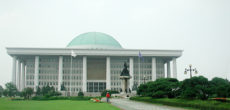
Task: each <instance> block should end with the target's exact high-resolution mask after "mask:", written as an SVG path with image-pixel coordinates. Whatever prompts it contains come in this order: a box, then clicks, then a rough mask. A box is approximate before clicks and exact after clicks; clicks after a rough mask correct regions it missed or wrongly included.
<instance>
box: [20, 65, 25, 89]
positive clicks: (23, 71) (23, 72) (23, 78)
mask: <svg viewBox="0 0 230 110" xmlns="http://www.w3.org/2000/svg"><path fill="white" fill-rule="evenodd" d="M20 87H21V90H23V89H24V88H25V62H22V78H21V86H20Z"/></svg>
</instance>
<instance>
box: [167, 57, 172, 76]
mask: <svg viewBox="0 0 230 110" xmlns="http://www.w3.org/2000/svg"><path fill="white" fill-rule="evenodd" d="M170 68H171V67H170V61H168V62H167V78H171V71H170Z"/></svg>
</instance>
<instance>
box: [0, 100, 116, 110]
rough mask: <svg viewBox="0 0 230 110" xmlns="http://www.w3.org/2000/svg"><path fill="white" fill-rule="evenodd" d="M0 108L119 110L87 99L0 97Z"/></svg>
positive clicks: (21, 109)
mask: <svg viewBox="0 0 230 110" xmlns="http://www.w3.org/2000/svg"><path fill="white" fill-rule="evenodd" d="M0 110H120V109H119V108H116V107H114V106H113V105H111V104H108V103H95V102H92V101H89V100H84V101H79V100H46V101H36V100H11V98H0Z"/></svg>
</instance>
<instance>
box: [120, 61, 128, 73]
mask: <svg viewBox="0 0 230 110" xmlns="http://www.w3.org/2000/svg"><path fill="white" fill-rule="evenodd" d="M127 68H128V66H127V64H126V62H125V64H124V69H123V70H122V72H121V74H120V76H130V75H129V70H128V69H127Z"/></svg>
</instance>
